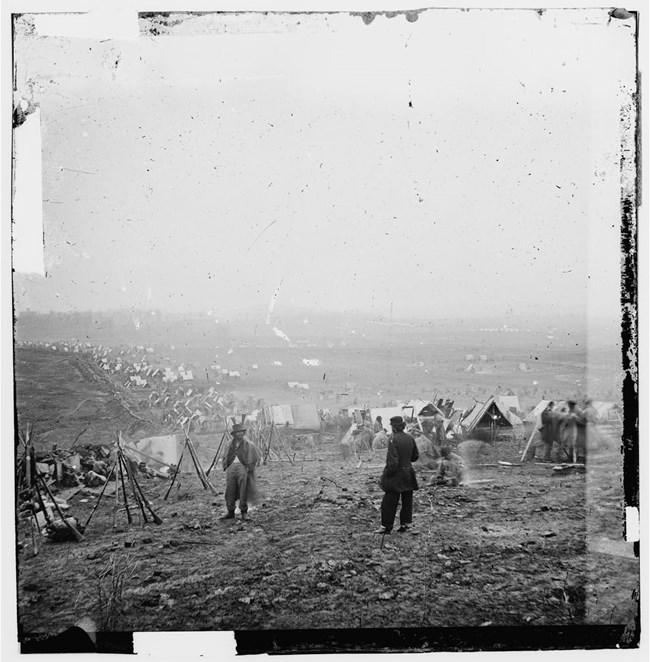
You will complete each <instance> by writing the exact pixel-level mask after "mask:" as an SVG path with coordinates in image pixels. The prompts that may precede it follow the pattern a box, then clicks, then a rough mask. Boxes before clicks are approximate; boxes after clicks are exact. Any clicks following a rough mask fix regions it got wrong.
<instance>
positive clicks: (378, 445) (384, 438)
mask: <svg viewBox="0 0 650 662" xmlns="http://www.w3.org/2000/svg"><path fill="white" fill-rule="evenodd" d="M383 448H388V434H387V433H386V430H384V429H381V430H380V431H379V432H377V433H376V434H375V436H374V437H373V438H372V450H373V451H378V450H382V449H383Z"/></svg>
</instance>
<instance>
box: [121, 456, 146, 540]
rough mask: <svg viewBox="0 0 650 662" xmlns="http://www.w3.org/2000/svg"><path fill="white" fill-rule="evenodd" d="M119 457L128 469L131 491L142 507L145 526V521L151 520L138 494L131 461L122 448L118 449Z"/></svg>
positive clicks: (126, 469)
mask: <svg viewBox="0 0 650 662" xmlns="http://www.w3.org/2000/svg"><path fill="white" fill-rule="evenodd" d="M118 458H119V460H120V461H121V462H122V465H123V466H124V471H126V476H127V478H128V479H129V483H130V485H131V491H132V492H133V498H134V499H135V502H136V504H137V505H138V506H139V508H140V512H141V513H142V522H141V525H142V526H143V527H144V525H145V523H146V522H148V521H149V520H148V519H147V513H146V512H145V510H144V505H143V503H142V501H141V499H140V497H139V495H138V491H137V488H136V482H135V479H134V478H133V470H132V468H131V466H130V465H129V463H128V462H127V461H126V459H125V458H124V455H123V453H122V449H120V450H119V451H118Z"/></svg>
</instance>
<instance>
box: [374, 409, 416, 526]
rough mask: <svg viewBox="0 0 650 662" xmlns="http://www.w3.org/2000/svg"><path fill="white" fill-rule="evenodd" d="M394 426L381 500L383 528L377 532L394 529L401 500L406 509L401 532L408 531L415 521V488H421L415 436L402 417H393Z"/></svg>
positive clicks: (382, 477)
mask: <svg viewBox="0 0 650 662" xmlns="http://www.w3.org/2000/svg"><path fill="white" fill-rule="evenodd" d="M390 426H391V428H392V430H393V436H392V439H391V440H390V443H389V444H388V451H387V453H386V466H385V467H384V471H383V473H382V476H381V481H380V485H381V489H382V490H384V498H383V499H382V501H381V527H380V528H379V529H378V531H377V533H390V532H391V531H392V530H393V523H394V521H395V514H396V513H397V506H398V505H399V502H400V499H401V502H402V508H401V510H400V514H399V521H400V527H399V529H398V531H399V532H400V533H404V532H406V531H408V528H409V526H410V525H411V522H412V520H413V491H414V490H417V489H418V483H417V479H416V477H415V470H414V469H413V465H412V463H413V462H417V460H418V458H419V453H418V447H417V445H416V443H415V439H413V437H412V436H411V435H410V434H406V432H404V430H405V428H406V423H404V419H403V418H402V417H401V416H393V417H392V418H391V419H390Z"/></svg>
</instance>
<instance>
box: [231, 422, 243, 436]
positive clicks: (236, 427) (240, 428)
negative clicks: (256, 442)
mask: <svg viewBox="0 0 650 662" xmlns="http://www.w3.org/2000/svg"><path fill="white" fill-rule="evenodd" d="M235 432H246V426H245V425H243V424H242V423H235V424H234V425H233V426H232V430H231V431H230V433H231V434H235Z"/></svg>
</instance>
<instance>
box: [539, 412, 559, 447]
mask: <svg viewBox="0 0 650 662" xmlns="http://www.w3.org/2000/svg"><path fill="white" fill-rule="evenodd" d="M541 424H542V425H541V427H540V428H539V430H540V432H541V433H542V441H543V442H544V443H545V444H552V443H553V442H554V441H556V438H557V428H558V415H557V413H556V412H554V411H553V410H552V409H550V408H549V407H546V409H544V411H543V412H542V416H541Z"/></svg>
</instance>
